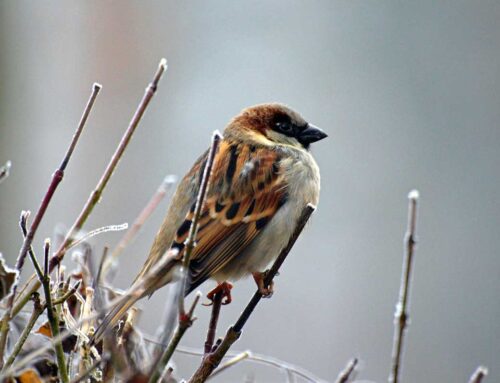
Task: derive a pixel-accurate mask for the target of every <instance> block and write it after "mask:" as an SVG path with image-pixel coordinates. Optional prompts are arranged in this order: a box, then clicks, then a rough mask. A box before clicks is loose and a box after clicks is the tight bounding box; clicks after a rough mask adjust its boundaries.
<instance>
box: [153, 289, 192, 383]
mask: <svg viewBox="0 0 500 383" xmlns="http://www.w3.org/2000/svg"><path fill="white" fill-rule="evenodd" d="M200 298H201V294H200V293H199V292H198V293H197V294H196V296H195V298H194V301H193V303H192V305H191V308H190V309H189V311H188V312H187V313H186V314H184V315H179V324H178V325H177V328H176V329H175V331H174V335H173V336H172V339H171V340H170V342H169V344H168V346H167V348H166V349H165V352H164V353H163V355H162V356H161V358H160V360H159V361H158V363H154V364H153V371H152V373H151V374H150V378H149V383H156V382H158V381H159V379H160V377H161V376H162V375H163V373H164V369H165V368H166V367H167V365H168V362H169V360H170V358H171V357H172V355H173V354H174V351H175V349H176V348H177V346H178V345H179V342H180V341H181V339H182V337H183V336H184V333H185V332H186V330H187V329H188V328H189V327H191V325H192V324H193V322H194V320H195V319H196V318H195V317H194V316H193V314H194V309H195V308H196V305H197V304H198V301H199V300H200Z"/></svg>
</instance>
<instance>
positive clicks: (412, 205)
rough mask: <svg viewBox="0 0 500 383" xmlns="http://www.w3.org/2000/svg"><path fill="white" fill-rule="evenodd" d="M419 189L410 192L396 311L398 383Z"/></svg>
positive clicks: (394, 373)
mask: <svg viewBox="0 0 500 383" xmlns="http://www.w3.org/2000/svg"><path fill="white" fill-rule="evenodd" d="M418 197H419V196H418V191H416V190H413V191H411V192H410V193H409V194H408V225H407V229H406V234H405V241H404V242H405V256H404V259H403V272H402V276H401V285H400V290H399V299H398V303H397V304H396V312H395V313H394V341H393V346H392V364H391V374H390V375H389V382H391V383H398V381H399V373H400V370H401V355H402V352H403V338H404V332H405V329H406V327H407V325H408V295H409V290H410V276H411V267H412V261H413V253H414V250H415V243H416V240H415V229H416V224H417V201H418Z"/></svg>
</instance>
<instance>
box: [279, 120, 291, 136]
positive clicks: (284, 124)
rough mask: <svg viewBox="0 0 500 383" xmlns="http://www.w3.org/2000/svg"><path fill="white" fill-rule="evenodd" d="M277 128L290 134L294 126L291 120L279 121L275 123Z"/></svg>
mask: <svg viewBox="0 0 500 383" xmlns="http://www.w3.org/2000/svg"><path fill="white" fill-rule="evenodd" d="M275 126H276V130H277V131H278V132H282V133H284V134H290V133H292V131H293V126H292V124H290V123H289V122H285V121H279V122H276V124H275Z"/></svg>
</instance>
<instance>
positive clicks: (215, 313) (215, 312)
mask: <svg viewBox="0 0 500 383" xmlns="http://www.w3.org/2000/svg"><path fill="white" fill-rule="evenodd" d="M223 297H224V293H223V292H222V291H219V292H217V293H216V294H215V295H214V298H213V300H212V314H211V315H210V322H209V324H208V331H207V339H206V341H205V354H209V353H210V352H211V351H212V347H213V346H214V341H215V333H216V331H217V322H218V321H219V314H220V309H221V307H222V298H223Z"/></svg>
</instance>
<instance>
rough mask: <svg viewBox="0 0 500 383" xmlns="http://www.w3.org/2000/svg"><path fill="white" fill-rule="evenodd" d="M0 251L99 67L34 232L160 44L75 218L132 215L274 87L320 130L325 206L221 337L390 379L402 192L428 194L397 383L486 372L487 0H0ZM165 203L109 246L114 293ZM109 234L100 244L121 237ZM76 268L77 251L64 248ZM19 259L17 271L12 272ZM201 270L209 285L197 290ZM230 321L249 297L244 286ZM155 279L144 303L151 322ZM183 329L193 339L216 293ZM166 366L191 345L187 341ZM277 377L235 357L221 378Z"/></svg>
mask: <svg viewBox="0 0 500 383" xmlns="http://www.w3.org/2000/svg"><path fill="white" fill-rule="evenodd" d="M0 13H1V15H0V162H1V163H4V162H5V161H7V160H11V161H12V163H13V167H12V175H11V177H10V178H9V179H8V180H7V181H5V182H4V183H3V184H2V185H0V216H1V220H0V250H1V251H2V252H3V253H4V255H5V256H6V258H7V259H8V260H9V262H10V263H13V262H14V259H15V257H16V256H17V253H18V250H19V247H20V246H21V235H20V233H19V229H18V225H17V222H18V217H19V213H20V211H21V210H22V209H30V210H32V211H34V210H36V208H37V207H38V204H39V201H40V199H41V197H42V195H43V194H44V192H45V190H46V188H47V186H48V183H49V180H50V176H51V174H52V172H53V170H54V169H55V168H56V166H58V164H59V162H60V160H61V158H62V155H63V153H64V151H65V150H66V147H67V144H68V142H69V140H70V138H71V136H72V134H73V131H74V128H75V127H76V124H77V122H78V120H79V118H80V114H81V111H82V110H83V106H84V104H85V102H86V100H87V98H88V95H89V92H90V89H91V85H92V83H93V82H94V81H98V82H100V83H102V84H103V86H104V87H103V90H102V92H101V94H100V96H99V98H98V100H97V103H96V106H95V108H94V110H93V112H92V115H91V117H90V120H89V123H88V125H87V128H86V130H85V132H84V133H83V136H82V139H81V141H80V143H79V145H78V147H77V149H76V151H75V154H74V156H73V158H72V160H71V163H70V165H69V168H68V170H67V174H66V177H65V179H64V182H63V184H62V185H61V186H60V188H59V190H58V191H57V193H56V196H55V198H54V200H53V203H52V204H51V206H50V208H49V210H48V212H47V215H46V218H45V220H44V221H43V224H42V225H41V227H40V230H39V232H38V235H37V237H36V239H35V247H36V248H40V246H41V244H42V241H43V238H44V237H46V236H50V235H52V233H53V228H54V227H55V225H56V224H58V223H63V224H65V225H66V226H69V225H71V223H72V222H73V221H74V219H75V218H76V216H77V214H78V212H79V211H80V209H81V207H82V205H83V203H84V202H85V201H86V199H87V197H88V195H89V193H90V191H91V189H92V188H93V187H94V185H95V184H96V182H97V180H98V178H99V176H100V174H101V173H102V171H103V169H104V167H105V165H106V163H107V161H108V159H109V158H110V156H111V154H112V152H113V151H114V148H115V146H116V143H117V141H118V140H119V138H120V136H121V134H122V132H123V131H124V129H125V128H126V126H127V123H128V121H129V119H130V117H131V115H132V113H133V111H134V109H135V107H136V105H137V103H138V101H139V99H140V98H141V97H142V94H143V90H144V87H145V86H146V84H147V83H148V82H149V80H150V79H151V77H152V74H153V73H154V71H155V69H156V66H157V63H158V61H159V59H160V58H161V57H166V58H168V61H169V69H168V72H167V74H166V76H165V77H164V79H163V80H162V82H161V85H160V89H159V92H158V94H157V96H156V98H155V99H154V100H153V102H152V104H151V106H150V108H149V110H148V111H147V114H146V116H145V118H144V120H143V122H142V124H141V126H140V127H139V130H138V131H137V134H136V135H135V137H134V139H133V141H132V142H131V145H130V147H129V149H128V150H127V153H126V154H125V157H124V159H123V161H122V162H121V163H120V166H119V168H118V170H117V171H116V173H115V175H114V176H113V178H112V180H111V182H110V184H109V187H108V188H107V189H106V191H105V193H104V197H103V199H102V201H101V204H100V205H98V206H97V208H96V209H95V212H94V214H93V215H92V216H91V219H90V220H89V222H88V224H87V225H86V228H87V229H92V228H96V227H99V226H103V225H106V224H116V223H122V222H129V223H131V222H132V221H133V220H134V218H135V216H136V215H137V213H138V212H139V211H140V209H141V208H142V207H143V206H144V205H145V203H146V202H147V200H148V199H149V197H150V196H151V195H152V193H153V192H154V191H155V190H156V188H157V186H158V185H159V183H160V182H161V180H162V179H163V177H164V176H165V175H167V174H178V175H182V174H184V172H185V171H186V170H187V169H189V167H190V166H191V164H192V162H193V161H194V160H195V158H196V157H197V156H198V155H199V153H201V152H202V150H204V149H205V148H206V147H207V146H208V143H209V140H210V135H211V132H212V131H213V130H214V129H222V128H223V127H224V125H225V124H226V122H227V121H228V120H229V119H230V118H231V117H232V116H233V115H235V114H236V113H238V112H239V111H240V110H241V109H242V108H244V107H246V106H249V105H252V104H256V103H261V102H267V101H280V102H284V103H287V104H289V105H290V106H292V107H293V108H295V109H297V110H298V111H300V112H301V113H302V114H303V115H304V116H305V117H306V118H307V119H308V120H309V121H311V122H312V123H314V124H316V125H318V126H320V127H322V128H323V129H324V130H326V131H327V132H328V133H329V135H330V137H329V138H328V139H327V140H325V141H322V142H320V143H318V144H317V145H315V146H314V148H313V153H314V155H315V157H316V159H317V162H318V163H319V165H320V168H321V172H322V173H321V174H322V196H321V203H320V205H319V209H318V211H317V213H316V214H315V215H314V217H313V219H312V223H311V224H310V225H309V226H308V228H307V230H306V232H305V233H304V234H303V235H302V237H301V238H300V240H299V242H298V243H297V245H296V246H295V248H294V250H293V252H292V254H291V256H290V257H289V259H288V260H287V261H286V264H285V265H284V267H283V269H282V273H281V276H280V277H279V278H278V280H277V285H276V289H277V292H276V294H275V295H274V297H273V298H272V300H269V301H264V302H262V303H261V304H260V305H259V307H258V308H257V310H256V312H255V314H254V316H253V317H252V318H251V320H250V322H249V323H248V327H247V328H246V329H245V332H244V334H243V336H242V338H241V340H240V341H239V342H238V343H237V345H236V346H235V349H238V350H244V349H251V350H253V351H255V352H259V353H264V354H268V355H272V356H274V357H276V358H280V359H283V360H286V361H288V362H290V363H294V364H297V365H300V366H302V367H304V368H306V369H308V370H310V371H312V372H314V373H315V374H316V375H318V376H320V377H322V378H324V379H327V380H330V381H333V380H334V377H335V376H336V375H337V373H338V371H339V370H340V369H342V368H343V366H344V365H345V363H346V362H347V360H348V359H349V358H350V357H352V356H358V357H359V358H360V359H361V369H360V373H359V375H358V378H359V379H367V380H373V381H378V382H383V381H386V379H387V375H388V370H389V364H390V353H391V346H392V334H393V323H392V321H393V319H392V316H393V312H394V305H395V302H396V298H397V295H398V289H399V281H400V272H401V263H402V250H403V242H402V238H403V234H404V230H405V225H406V213H407V199H406V196H407V193H408V191H410V190H411V189H412V188H418V189H419V190H420V192H421V205H420V210H419V220H418V235H419V244H418V249H417V255H416V259H415V268H414V278H413V285H412V288H411V307H410V308H411V314H410V316H411V325H410V329H409V332H408V336H407V338H406V350H405V354H404V367H403V381H404V382H465V381H467V379H468V377H469V375H470V374H471V373H472V371H473V370H474V369H475V367H476V366H477V365H478V364H485V365H486V366H488V367H489V368H490V377H489V378H488V379H487V381H488V382H495V381H499V380H500V373H499V372H498V367H499V366H500V357H499V355H500V341H499V339H500V321H499V319H498V318H499V317H500V304H499V303H500V302H499V296H500V280H499V275H500V254H499V250H498V243H497V241H498V237H499V234H500V232H499V227H500V203H499V197H498V187H499V183H500V180H499V176H500V174H499V167H500V155H499V149H500V127H499V123H500V107H499V101H500V98H499V96H500V95H499V90H500V75H499V73H500V23H499V20H500V3H498V2H495V1H479V2H469V1H441V2H435V1H418V2H397V1H385V2H375V1H307V2H306V1H293V2H292V1H254V2H243V1H238V2H236V1H206V2H202V1H197V2H195V1H184V2H174V1H163V2H147V3H146V2H96V1H86V2H73V1H66V2H43V1H39V2H27V1H2V2H1V3H0ZM166 206H167V202H166V201H164V202H163V203H162V205H161V206H160V208H159V209H158V211H156V212H155V214H154V216H153V217H152V219H151V220H150V221H148V223H147V224H146V226H145V227H144V229H143V232H142V233H141V236H140V238H139V239H138V240H137V241H136V242H135V243H134V245H133V246H131V247H130V248H129V249H128V251H127V252H126V253H125V254H123V260H122V264H121V271H120V275H119V277H118V279H117V283H118V285H119V286H120V287H123V288H125V287H127V286H128V284H129V283H130V281H131V280H132V278H133V276H134V275H135V273H136V271H137V270H138V268H139V266H140V264H141V262H143V260H144V258H145V256H146V253H147V251H148V249H149V245H150V243H151V241H152V238H153V236H154V234H155V232H156V230H157V228H158V226H159V224H160V222H161V220H162V216H163V213H164V211H165V209H166ZM120 236H121V233H111V234H104V235H102V236H100V237H99V238H96V240H95V241H94V244H95V246H96V251H97V253H99V254H100V251H101V249H102V246H103V245H104V244H110V245H114V244H116V242H117V241H118V239H119V238H120ZM68 264H70V262H68ZM26 274H27V273H26ZM211 287H212V284H211V283H206V284H205V285H203V291H204V292H206V291H208V289H210V288H211ZM233 291H234V303H232V304H231V305H230V306H228V307H224V308H223V312H222V320H221V324H220V334H221V335H222V334H223V333H224V331H225V329H226V328H227V326H229V325H230V324H231V323H232V322H233V321H234V320H235V318H236V317H237V315H238V314H239V312H240V310H241V309H242V308H243V307H244V305H245V304H246V302H247V300H248V298H249V297H250V296H251V294H252V293H253V291H254V284H253V281H250V280H247V281H243V282H241V283H238V284H237V285H236V287H235V288H234V290H233ZM164 301H165V292H164V291H162V292H160V293H157V294H155V296H154V297H153V298H152V299H151V300H150V301H146V302H143V303H142V307H143V308H144V314H143V316H142V326H143V328H144V329H146V330H147V331H149V332H150V333H152V332H153V331H154V330H155V329H156V328H157V327H158V325H159V323H160V311H161V309H160V307H163V304H164ZM197 315H198V317H199V320H198V321H197V322H196V323H195V325H194V327H193V328H192V330H190V331H189V333H188V334H187V336H186V337H185V339H184V340H183V344H184V345H186V346H192V347H198V348H201V347H202V344H203V341H204V334H205V331H206V327H207V322H208V315H209V309H207V308H205V307H200V308H199V310H198V312H197ZM176 362H177V365H178V368H177V376H188V375H189V374H190V372H191V371H192V370H193V368H194V366H196V365H197V363H198V358H197V357H190V356H183V355H179V356H177V357H176ZM245 376H247V377H248V376H253V377H254V378H255V381H256V382H280V381H284V379H285V378H284V376H283V375H282V374H281V373H280V371H277V370H275V369H271V368H268V367H263V366H259V365H254V364H251V363H244V364H241V365H239V366H238V367H235V368H234V369H233V370H232V371H228V372H227V373H225V374H224V375H221V376H220V378H218V379H216V381H219V382H241V381H243V380H244V378H245Z"/></svg>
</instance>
